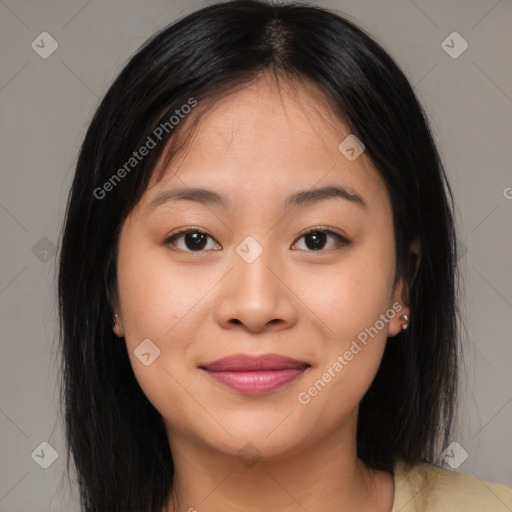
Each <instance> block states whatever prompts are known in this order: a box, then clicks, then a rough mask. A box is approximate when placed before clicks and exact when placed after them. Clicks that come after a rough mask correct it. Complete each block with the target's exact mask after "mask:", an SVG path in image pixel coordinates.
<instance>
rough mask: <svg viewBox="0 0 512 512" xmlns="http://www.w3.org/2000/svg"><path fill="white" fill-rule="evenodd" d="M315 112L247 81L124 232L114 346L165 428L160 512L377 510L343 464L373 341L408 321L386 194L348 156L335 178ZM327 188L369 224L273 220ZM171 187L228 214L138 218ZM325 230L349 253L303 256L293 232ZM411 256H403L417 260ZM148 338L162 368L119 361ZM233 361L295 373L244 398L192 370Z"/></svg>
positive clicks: (310, 210)
mask: <svg viewBox="0 0 512 512" xmlns="http://www.w3.org/2000/svg"><path fill="white" fill-rule="evenodd" d="M320 98H321V95H320V94H319V92H318V91H316V90H315V89H314V86H312V85H308V84H307V83H304V84H302V85H300V86H299V85H298V84H295V85H294V86H293V87H292V88H291V87H289V86H288V85H287V84H286V83H284V82H282V83H281V82H280V84H279V88H278V87H277V85H276V83H275V82H274V81H272V80H268V79H260V80H258V81H256V82H253V83H252V84H251V85H250V86H247V87H245V88H243V89H241V90H237V92H233V93H232V94H230V95H228V96H226V97H224V98H223V99H221V100H219V101H218V102H217V103H215V104H214V105H213V106H212V107H211V108H209V109H208V111H207V113H206V115H205V116H204V117H203V118H202V119H201V120H200V123H199V126H198V130H197V132H196V133H195V135H194V137H193V138H192V139H191V140H190V142H189V145H188V146H187V150H186V151H185V152H184V154H183V155H182V156H181V157H180V158H179V159H177V160H175V161H174V162H173V163H172V164H171V165H170V167H169V168H168V169H167V170H166V173H165V175H164V177H163V179H162V180H161V181H157V180H156V178H155V176H153V179H152V181H151V183H150V186H149V187H148V189H147V190H146V191H145V193H144V195H143V197H142V199H141V200H140V202H139V203H138V204H137V205H136V207H135V208H134V209H133V211H132V212H131V214H130V215H129V216H128V217H127V219H126V221H125V222H124V224H123V226H122V231H121V236H120V241H119V247H118V280H119V281H118V294H119V297H118V301H117V304H116V308H115V311H116V313H117V314H118V325H117V326H115V327H114V331H115V333H116V334H117V335H118V336H124V337H125V340H126V345H127V349H128V353H129V355H130V361H131V364H132V367H133V371H134V373H135V376H136V378H137V380H138V382H139V384H140V386H141V388H142V390H143V391H144V393H145V394H146V396H147V397H148V399H149V400H150V401H151V403H152V404H153V405H154V406H155V408H156V409H157V410H158V411H159V412H160V413H161V415H162V417H163V419H164V422H165V425H166V427H167V432H168V438H169V444H170V447H171V451H172V454H173V460H174V464H175V489H174V493H173V496H174V497H175V498H176V497H178V498H179V500H178V501H179V503H176V500H175V503H174V504H171V503H169V506H168V508H167V509H166V511H169V512H170V511H172V512H176V511H178V510H180V511H188V510H190V511H193V510H197V511H198V512H202V511H217V510H223V511H227V512H229V511H235V510H236V511H239V510H245V511H249V512H252V511H261V510H280V511H282V512H295V511H297V512H298V511H303V510H304V509H306V510H310V511H312V510H315V511H319V512H322V511H328V510H344V511H356V510H357V511H363V512H364V511H370V510H371V511H374V512H375V511H382V512H384V511H388V512H389V511H391V509H392V505H393V493H394V482H393V476H392V474H390V473H387V472H384V471H375V470H371V469H369V468H367V467H366V466H365V464H364V463H363V462H362V461H361V460H360V459H359V458H358V457H357V454H356V424H357V414H358V406H359V402H360V401H361V399H362V397H363V395H364V394H365V392H366V391H367V389H368V388H369V386H370V384H371V382H372V380H373V378H374V376H375V374H376V372H377V370H378V367H379V364H380V361H381V358H382V354H383V351H384V348H385V345H386V343H387V342H389V343H393V342H394V341H393V340H392V339H390V340H389V341H388V337H389V338H392V337H393V336H395V335H396V334H397V333H398V332H400V330H401V328H402V324H403V323H404V320H401V319H400V318H399V316H400V315H402V314H407V315H409V314H410V311H409V308H408V306H407V305H406V304H404V301H405V300H406V295H405V290H406V287H407V285H408V283H405V282H403V281H402V280H399V281H398V285H397V286H396V287H395V288H394V287H393V283H394V278H395V249H394V243H395V241H394V233H393V223H392V210H391V203H390V200H389V196H388V193H387V190H386V187H385V185H384V182H383V181H382V179H381V177H380V176H379V174H378V173H377V171H376V170H375V169H374V167H373V166H372V164H371V162H370V160H369V159H368V158H367V156H366V154H365V153H364V152H363V153H362V154H361V155H360V156H359V157H358V158H357V159H356V160H354V161H349V160H348V159H347V158H346V157H345V156H344V155H343V154H342V153H341V152H340V151H339V149H338V145H339V144H340V142H341V141H342V140H343V139H344V138H345V137H346V136H347V135H348V134H349V131H348V130H347V128H346V127H345V126H344V125H343V124H342V123H341V122H340V121H339V120H337V119H335V118H334V117H333V116H332V115H331V113H330V112H329V110H328V106H327V105H326V104H325V103H324V102H323V101H322V100H321V99H320ZM184 122H186V121H184ZM325 185H341V186H344V187H346V188H350V189H351V190H352V191H353V192H356V193H357V194H359V195H360V196H361V197H362V198H363V200H364V202H365V203H366V205H367V207H366V208H362V207H360V206H358V205H357V204H355V203H353V202H350V201H348V200H345V199H341V198H328V199H323V200H321V201H319V202H318V203H312V204H306V205H302V206H296V207H294V208H292V209H288V210H285V209H284V208H283V200H284V198H285V197H287V196H288V195H289V194H292V193H293V192H296V191H297V190H302V189H310V188H318V187H321V186H325ZM187 186H188V187H191V186H193V187H204V188H208V189H212V190H214V191H216V192H218V193H219V194H222V195H223V196H225V197H226V199H228V200H229V202H230V206H229V208H226V209H223V208H222V207H220V206H216V205H211V204H210V205H206V204H201V203H199V202H193V201H179V202H168V203H165V204H161V205H160V206H158V207H156V208H155V209H153V210H150V211H148V210H147V208H148V205H149V204H150V203H151V201H152V200H153V199H154V198H155V197H156V196H157V195H158V194H159V193H161V192H162V191H166V190H171V189H175V188H179V187H187ZM326 225H327V226H330V228H331V230H332V231H333V232H335V233H338V234H340V235H341V236H345V237H346V238H347V239H348V240H350V243H349V244H347V245H339V244H338V242H337V239H336V238H335V237H332V236H331V235H328V236H327V238H325V240H324V242H322V243H323V245H322V243H320V249H319V250H313V249H311V247H312V245H311V237H308V236H303V234H304V232H305V231H307V230H309V229H310V228H318V227H319V226H320V227H321V226H326ZM189 227H196V228H200V230H201V231H204V232H206V233H207V234H208V235H209V237H206V240H205V244H204V245H203V246H202V249H200V251H202V252H200V251H197V250H196V251H194V245H193V240H192V243H191V242H190V240H189V241H188V245H187V243H186V242H187V240H186V238H185V237H184V236H181V237H180V238H178V239H175V240H174V242H173V243H171V242H168V243H167V244H166V240H168V239H169V237H170V236H171V235H172V234H176V233H177V232H179V231H182V230H184V229H187V228H189ZM318 230H320V231H321V229H318ZM318 230H317V231H318ZM196 236H197V235H196ZM249 236H250V237H253V238H254V239H255V240H256V241H257V242H258V244H259V245H260V246H261V248H262V249H263V252H262V253H261V255H260V256H259V257H258V258H257V259H256V260H255V261H253V262H252V263H248V262H246V261H245V260H244V259H243V258H242V257H240V256H239V254H238V253H237V252H236V248H237V247H238V246H239V245H240V244H241V243H242V241H244V240H245V238H246V237H249ZM308 243H309V245H307V244H308ZM173 244H174V245H173ZM251 250H252V249H251ZM411 252H414V253H415V254H416V255H417V256H419V249H418V246H417V244H413V246H411ZM409 285H410V283H409ZM397 301H398V302H399V303H400V304H401V305H402V310H401V311H400V312H399V313H397V314H396V315H395V316H394V318H392V319H391V320H389V322H388V323H385V326H384V328H382V329H381V330H380V331H379V333H378V335H376V336H374V337H373V338H369V342H368V344H367V345H366V346H365V347H364V348H363V350H361V352H359V353H358V354H357V355H356V356H354V357H353V359H352V360H351V361H350V362H348V364H347V365H346V366H345V367H344V368H343V370H342V371H341V372H339V373H338V374H336V377H335V378H332V380H331V381H330V382H329V383H328V384H327V385H326V386H325V388H324V389H322V390H321V391H320V392H318V394H317V395H316V396H314V397H313V398H311V401H310V402H309V403H307V404H302V403H300V402H299V401H298V398H297V397H298V394H299V393H300V392H303V391H307V390H308V388H309V387H310V386H311V385H312V384H313V383H314V382H315V381H317V380H318V379H319V378H321V376H322V374H324V373H325V372H326V371H327V369H328V368H329V367H332V365H333V363H334V362H335V361H336V360H337V356H338V355H340V354H341V355H342V354H344V353H345V352H346V351H347V350H348V349H349V348H350V345H351V343H352V341H353V340H354V339H356V337H357V335H358V334H359V333H361V332H362V331H364V329H365V328H367V327H370V326H373V325H374V324H375V322H376V320H378V319H379V315H381V314H383V313H385V312H386V311H387V310H389V309H390V308H392V305H393V303H395V302H397ZM148 338H149V339H150V340H151V341H152V343H153V344H154V345H155V346H157V347H158V349H159V350H160V355H159V357H158V358H156V359H155V360H154V361H153V362H152V363H151V364H150V365H149V366H146V365H144V364H142V363H141V361H140V360H139V359H138V357H136V355H135V354H134V350H135V349H136V348H137V346H138V345H139V344H140V343H141V341H142V340H144V339H148ZM235 353H245V354H266V353H278V354H282V355H286V356H289V357H293V358H294V359H297V360H300V361H305V362H307V363H309V364H310V365H311V367H310V368H309V369H308V370H307V371H306V372H304V373H303V374H302V375H301V376H300V377H299V378H297V379H296V380H294V381H292V382H290V383H288V384H286V385H285V386H283V387H281V388H279V389H277V390H274V391H272V392H269V393H267V394H264V395H259V396H249V395H246V394H242V393H240V392H237V391H234V390H232V389H230V388H227V387H225V386H223V385H221V384H220V383H218V382H216V381H214V380H213V379H212V378H211V377H210V376H209V375H208V374H206V373H205V372H204V371H203V370H201V369H200V368H198V366H199V365H200V364H202V363H205V362H207V361H213V360H216V359H218V358H221V357H224V356H227V355H230V354H235ZM247 443H250V444H247ZM241 450H242V452H241ZM240 452H241V453H243V454H244V455H246V456H249V457H251V456H252V457H253V458H252V459H251V458H249V462H247V459H245V458H244V459H243V458H242V457H240V456H239V454H240Z"/></svg>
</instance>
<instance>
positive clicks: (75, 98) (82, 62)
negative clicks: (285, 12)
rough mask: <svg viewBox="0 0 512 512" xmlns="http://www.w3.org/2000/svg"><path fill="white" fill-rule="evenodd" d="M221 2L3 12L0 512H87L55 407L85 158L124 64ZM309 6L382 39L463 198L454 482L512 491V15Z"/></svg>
mask: <svg viewBox="0 0 512 512" xmlns="http://www.w3.org/2000/svg"><path fill="white" fill-rule="evenodd" d="M208 3H213V2H205V1H203V0H193V1H191V0H171V1H170V0H146V1H144V2H141V1H139V0H109V1H107V2H100V1H99V0H89V1H87V0H5V1H2V2H0V47H1V48H2V51H1V52H0V73H1V75H0V105H1V137H0V148H1V155H2V167H1V170H0V177H1V187H0V229H1V252H0V330H1V331H0V339H1V358H0V461H1V465H0V511H3V512H7V511H9V512H21V511H31V512H32V511H42V510H46V511H66V512H70V511H71V512H77V511H78V506H77V501H74V500H75V498H76V497H71V498H68V491H69V485H70V483H69V480H70V479H72V478H73V475H67V474H66V472H65V469H66V468H65V452H64V442H63V431H62V423H61V418H60V416H59V413H58V409H57V405H58V395H57V387H56V381H57V370H58V360H57V357H56V354H57V333H58V322H57V301H56V284H55V280H56V249H57V244H58V239H59V234H60V228H61V224H62V221H63V215H64V210H65V203H66V199H67V193H68V190H69V187H70V184H71V179H72V177H73V171H74V165H75V163H76V157H77V152H78V149H79V146H80V144H81V142H82V139H83V137H84V135H85V130H86V128H87V126H88V123H89V121H90V119H91V116H92V114H93V113H94V111H95V109H96V107H97V106H98V103H99V100H100V98H102V97H103V95H104V94H105V92H106V90H107V88H108V86H109V84H110V83H111V82H112V80H113V79H114V78H115V77H116V76H117V74H118V73H119V72H120V71H121V69H122V68H123V66H124V65H125V64H126V62H127V59H128V58H129V57H130V56H131V55H132V54H133V53H134V52H135V50H136V49H137V48H138V47H139V46H140V45H141V44H142V43H143V42H144V41H145V40H146V39H147V38H148V37H149V36H151V35H152V34H153V33H154V32H156V31H157V30H159V29H161V28H163V27H164V26H166V25H167V24H169V23H171V22H172V21H173V20H175V19H176V18H178V17H181V16H183V15H185V14H188V13H190V12H192V11H193V10H196V9H199V8H201V7H204V6H205V5H207V4H208ZM309 3H311V4H314V5H319V6H322V7H327V8H330V9H333V10H335V11H336V12H338V13H340V14H342V15H345V16H347V17H348V19H349V20H351V21H353V22H355V23H356V24H357V25H359V26H360V27H361V28H363V29H364V30H366V31H367V32H368V33H369V34H370V35H371V36H373V37H374V38H375V39H376V40H377V41H378V42H379V43H380V44H381V45H382V46H383V47H384V48H385V49H386V50H387V51H388V52H389V53H390V54H391V56H392V57H393V58H394V59H395V60H396V61H397V62H398V64H399V65H400V66H401V67H402V69H403V70H404V72H405V74H406V76H407V77H408V79H409V80H410V82H411V84H412V85H413V86H414V89H415V91H416V93H417V95H418V97H419V99H420V101H421V102H422V105H423V107H424V109H425V111H426V113H427V115H428V117H429V120H430V122H431V124H432V129H433V133H434V137H435V140H436V142H437V144H438V147H439V150H440V153H441V157H442V158H443V162H444V165H445V168H446V171H447V174H448V178H449V180H450V183H451V185H452V187H453V191H454V194H455V201H456V206H457V210H456V216H457V228H458V239H459V243H460V245H461V249H462V253H461V258H460V260H459V263H460V265H461V272H462V276H463V278H464V281H465V288H464V295H463V315H464V319H465V325H466V328H467V332H462V343H463V353H464V361H463V367H462V372H463V376H462V384H461V388H462V411H461V428H460V429H459V432H457V434H456V435H454V439H453V442H456V443H457V445H454V447H455V449H456V450H458V452H457V453H458V454H459V455H458V456H459V460H462V459H463V458H465V457H466V455H465V453H467V458H465V460H464V462H462V464H460V465H459V466H458V467H457V468H455V469H454V470H455V471H460V472H462V473H466V474H469V475H476V476H478V477H479V478H481V479H484V480H490V481H494V482H499V483H503V484H506V485H509V486H512V464H511V462H510V461H511V460H512V443H511V442H510V431H511V426H512V372H511V371H510V361H512V343H511V338H512V336H511V332H512V276H511V271H510V264H511V262H512V257H511V256H512V237H511V233H512V166H511V162H512V144H511V142H512V140H511V132H512V122H511V119H512V65H511V62H512V50H511V48H512V32H511V31H510V26H511V24H512V2H511V1H510V0H500V1H497V0H469V1H468V0H464V1H463V0H452V1H451V2H445V1H442V0H433V1H432V0H431V1H426V0H414V1H412V0H387V1H385V2H383V1H378V0H331V1H318V2H309ZM452 448H453V447H452ZM461 450H464V451H461ZM42 451H44V453H45V455H46V457H45V460H46V461H47V462H46V464H48V463H49V465H48V466H47V467H42V465H41V456H40V454H41V453H42ZM38 455H39V457H38ZM44 465H45V464H43V466H44ZM446 467H447V468H448V469H451V468H450V467H449V465H448V464H447V465H446Z"/></svg>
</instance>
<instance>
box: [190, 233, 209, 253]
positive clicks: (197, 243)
mask: <svg viewBox="0 0 512 512" xmlns="http://www.w3.org/2000/svg"><path fill="white" fill-rule="evenodd" d="M205 241H206V236H205V235H204V234H203V233H197V232H196V233H187V234H186V235H185V242H186V244H187V247H188V248H189V249H202V248H203V247H204V246H205ZM189 242H191V243H190V244H189Z"/></svg>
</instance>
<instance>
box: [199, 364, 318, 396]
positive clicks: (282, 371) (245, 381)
mask: <svg viewBox="0 0 512 512" xmlns="http://www.w3.org/2000/svg"><path fill="white" fill-rule="evenodd" d="M310 367H311V365H310V364H308V363H305V362H301V361H296V360H295V359H291V358H289V357H285V356H281V355H279V354H265V355H262V356H250V355H246V354H234V355H231V356H228V357H223V358H222V359H217V360H216V361H212V362H209V363H205V364H202V365H201V366H200V368H201V369H203V370H205V371H206V372H207V373H208V375H210V377H212V378H213V379H215V380H216V381H217V382H220V383H221V384H224V385H225V386H228V387H230V388H231V389H234V390H236V391H239V392H241V393H244V394H248V395H260V394H263V393H268V392H270V391H273V390H274V389H277V388H279V387H281V386H284V385H285V384H287V383H288V382H291V381H293V380H295V379H296V378H297V377H299V376H300V375H302V374H303V373H304V372H305V371H306V370H307V369H308V368H310Z"/></svg>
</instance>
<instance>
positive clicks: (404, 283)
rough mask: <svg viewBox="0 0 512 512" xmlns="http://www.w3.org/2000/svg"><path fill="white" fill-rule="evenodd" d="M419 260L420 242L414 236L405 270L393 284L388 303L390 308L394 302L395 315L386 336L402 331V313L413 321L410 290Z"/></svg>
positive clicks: (403, 320)
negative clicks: (393, 289)
mask: <svg viewBox="0 0 512 512" xmlns="http://www.w3.org/2000/svg"><path fill="white" fill-rule="evenodd" d="M420 261H421V243H420V240H419V238H416V239H415V240H413V241H412V242H411V245H410V246H409V258H408V261H407V264H406V265H405V267H406V268H405V271H404V272H403V274H404V275H402V276H401V277H400V278H399V279H398V282H397V284H396V286H395V291H394V294H393V300H392V303H391V304H390V308H392V305H393V304H395V307H394V308H392V309H393V310H394V311H396V315H395V316H394V318H393V319H392V320H391V321H390V322H389V330H388V338H391V337H393V336H396V335H397V334H398V333H400V332H402V330H403V327H402V326H403V325H404V324H405V323H406V320H405V319H404V318H401V317H402V316H403V315H407V318H408V322H411V321H413V320H414V319H411V309H410V301H409V298H410V291H411V288H412V285H413V283H414V279H415V278H416V274H417V273H418V269H419V266H420ZM398 304H399V305H400V309H399V310H398Z"/></svg>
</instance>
